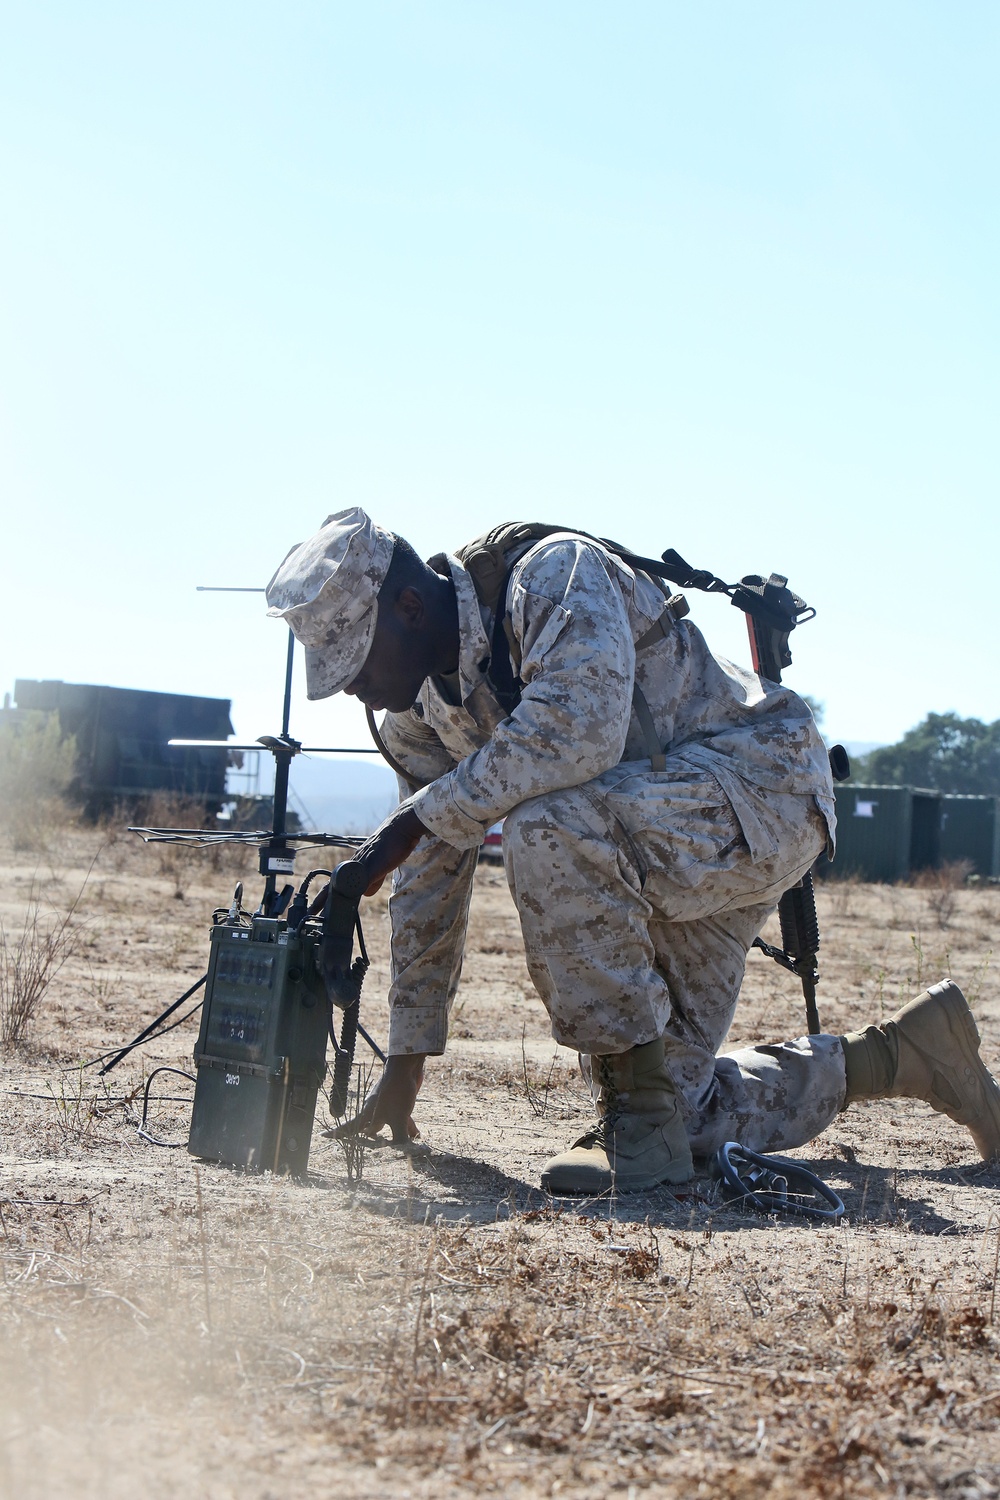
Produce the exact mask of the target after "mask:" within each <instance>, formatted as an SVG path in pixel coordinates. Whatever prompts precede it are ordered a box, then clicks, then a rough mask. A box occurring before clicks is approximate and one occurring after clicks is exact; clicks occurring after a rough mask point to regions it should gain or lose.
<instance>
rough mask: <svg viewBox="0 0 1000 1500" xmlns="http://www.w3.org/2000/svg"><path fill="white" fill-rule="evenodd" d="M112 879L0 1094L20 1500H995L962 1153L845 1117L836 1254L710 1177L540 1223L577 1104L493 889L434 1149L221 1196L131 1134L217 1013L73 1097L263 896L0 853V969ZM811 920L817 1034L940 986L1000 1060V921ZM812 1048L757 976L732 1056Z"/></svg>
mask: <svg viewBox="0 0 1000 1500" xmlns="http://www.w3.org/2000/svg"><path fill="white" fill-rule="evenodd" d="M95 853H96V856H97V857H96V861H95V863H94V864H93V867H92V869H91V870H90V873H89V877H88V878H87V880H86V886H85V889H84V891H83V895H82V897H81V899H80V902H79V906H78V908H77V911H76V914H75V916H74V918H73V920H72V924H71V926H72V930H73V931H74V933H75V935H76V940H77V946H76V951H75V952H74V953H73V955H72V957H71V958H70V959H69V960H68V961H67V963H66V965H65V967H64V968H63V969H62V971H61V972H60V973H59V975H58V976H57V978H56V979H55V980H54V982H53V983H52V985H51V986H50V988H49V989H48V991H47V993H46V995H45V998H44V1001H43V1003H42V1005H41V1007H40V1009H39V1012H38V1014H37V1017H36V1021H35V1025H34V1027H33V1029H32V1031H31V1032H30V1034H29V1037H28V1040H27V1041H26V1043H25V1044H23V1045H22V1046H21V1047H19V1048H18V1049H17V1050H15V1051H9V1052H8V1053H7V1054H5V1055H4V1057H3V1060H2V1078H3V1095H2V1100H3V1103H2V1124H3V1130H2V1144H0V1173H2V1176H0V1264H2V1269H3V1291H2V1302H0V1309H2V1318H3V1326H4V1350H5V1357H4V1360H3V1362H2V1369H0V1493H2V1494H3V1495H10V1496H17V1497H32V1496H36V1495H38V1496H41V1495H46V1496H52V1495H58V1496H61V1495H71V1494H72V1495H73V1496H91V1495H93V1496H97V1495H101V1496H102V1497H117V1496H119V1495H121V1496H125V1495H126V1494H127V1495H129V1496H131V1495H133V1494H134V1493H136V1491H137V1490H138V1491H140V1492H142V1493H145V1494H147V1495H150V1496H154V1497H158V1496H161V1495H162V1496H175V1495H177V1494H179V1493H183V1492H184V1490H185V1488H187V1490H188V1491H189V1492H191V1493H193V1494H202V1493H208V1492H209V1491H211V1493H212V1494H213V1495H220V1496H229V1495H232V1496H236V1495H239V1496H240V1497H241V1500H265V1497H272V1496H273V1497H277V1496H279V1495H282V1496H284V1495H286V1494H288V1493H290V1492H293V1491H294V1492H296V1493H297V1492H301V1491H304V1490H305V1488H306V1487H313V1488H314V1489H315V1491H316V1492H317V1493H320V1494H326V1493H331V1494H333V1493H337V1494H338V1495H343V1496H368V1495H372V1496H374V1495H380V1496H381V1495H387V1496H398V1497H403V1496H412V1497H414V1500H416V1497H418V1496H440V1495H465V1494H473V1493H482V1492H485V1493H504V1494H510V1495H515V1496H521V1495H523V1496H529V1495H530V1496H534V1495H560V1494H561V1495H573V1496H605V1495H610V1494H614V1495H621V1496H622V1497H623V1500H625V1497H628V1496H631V1495H639V1494H642V1493H650V1494H655V1495H667V1496H671V1495H675V1494H676V1495H678V1496H681V1495H683V1496H685V1497H688V1496H696V1495H705V1496H744V1495H765V1494H767V1495H777V1496H785V1495H792V1494H795V1495H797V1496H811V1495H824V1496H828V1495H869V1494H871V1495H887V1494H888V1495H893V1496H896V1495H947V1496H956V1497H959V1496H960V1497H973V1496H976V1497H979V1496H996V1495H998V1494H1000V1424H998V1420H997V1419H998V1416H1000V1380H998V1378H997V1377H998V1365H997V1352H998V1343H1000V1332H998V1330H1000V1325H998V1323H997V1318H998V1317H1000V1308H998V1306H997V1300H998V1298H997V1286H998V1255H1000V1173H998V1172H997V1171H996V1170H994V1169H991V1168H987V1167H984V1166H983V1164H982V1163H980V1162H979V1161H978V1159H977V1158H976V1156H975V1152H974V1149H973V1147H972V1143H971V1140H970V1138H969V1137H968V1136H967V1134H966V1133H965V1132H963V1131H962V1130H960V1129H959V1128H957V1127H955V1126H953V1125H952V1124H951V1123H950V1122H949V1121H947V1120H944V1119H942V1118H941V1117H938V1116H935V1115H933V1114H932V1113H931V1112H930V1111H929V1110H928V1109H927V1108H926V1107H924V1106H922V1105H918V1104H913V1103H911V1102H909V1101H892V1102H887V1103H884V1104H878V1105H869V1106H866V1107H863V1108H857V1109H854V1110H852V1111H850V1112H848V1113H847V1114H845V1115H843V1116H842V1117H841V1118H840V1119H839V1120H838V1121H837V1122H836V1124H835V1125H834V1126H833V1127H832V1128H831V1129H830V1130H829V1131H828V1132H827V1133H826V1135H825V1136H824V1137H822V1138H821V1139H820V1140H819V1141H817V1142H816V1143H814V1145H813V1146H812V1147H811V1148H809V1149H808V1150H806V1151H803V1152H801V1153H798V1154H799V1155H801V1156H802V1157H803V1158H804V1159H805V1160H806V1161H808V1162H809V1163H810V1164H811V1165H812V1166H813V1167H814V1169H815V1170H817V1171H818V1172H820V1173H821V1174H822V1175H823V1176H825V1177H826V1178H827V1179H828V1180H829V1181H830V1182H831V1184H832V1185H833V1186H834V1187H835V1188H836V1189H837V1191H838V1192H840V1194H841V1195H842V1197H843V1198H844V1201H845V1203H846V1205H847V1215H846V1218H845V1220H844V1221H843V1222H842V1223H841V1224H840V1225H838V1226H836V1227H808V1226H805V1225H801V1224H797V1223H794V1222H789V1221H770V1220H766V1219H760V1218H758V1217H753V1216H748V1215H745V1214H743V1213H741V1212H739V1211H737V1210H735V1209H733V1208H731V1207H728V1206H726V1204H725V1203H724V1202H723V1201H722V1200H721V1199H720V1196H719V1192H718V1188H717V1185H716V1184H715V1183H714V1182H713V1181H712V1180H710V1179H708V1178H707V1177H706V1178H699V1179H698V1180H696V1181H695V1182H694V1183H693V1184H692V1185H691V1186H690V1188H685V1189H684V1190H683V1191H679V1192H678V1193H677V1194H676V1195H672V1194H670V1193H667V1192H665V1191H662V1192H659V1193H655V1194H650V1195H647V1196H642V1197H634V1198H623V1199H620V1200H618V1201H613V1202H600V1203H582V1204H578V1203H562V1204H558V1203H553V1202H551V1201H550V1200H547V1199H546V1198H545V1196H544V1195H543V1194H541V1193H540V1192H539V1191H538V1189H537V1181H538V1168H539V1166H540V1164H541V1162H542V1161H543V1160H544V1158H545V1157H546V1156H547V1155H549V1154H551V1152H552V1151H553V1150H554V1149H557V1148H559V1147H561V1146H562V1145H564V1144H566V1143H567V1142H568V1141H569V1140H571V1139H572V1138H573V1137H574V1134H575V1133H576V1132H577V1130H578V1127H579V1126H580V1125H581V1124H582V1123H584V1122H585V1121H586V1119H587V1118H588V1099H587V1095H586V1093H585V1091H584V1089H583V1087H582V1085H581V1083H580V1081H579V1077H578V1074H577V1072H576V1068H575V1060H574V1059H573V1058H572V1057H571V1056H570V1054H568V1053H566V1052H564V1051H562V1050H560V1049H556V1048H555V1047H554V1045H553V1044H552V1042H551V1040H549V1038H548V1034H547V1026H546V1020H545V1016H544V1013H543V1011H542V1008H541V1005H540V1004H539V1002H538V1001H537V999H536V998H535V997H534V994H533V991H532V989H531V986H530V982H529V980H528V977H527V973H526V971H525V968H524V962H523V956H522V953H521V948H520V940H519V935H518V928H517V921H516V915H515V913H514V910H513V907H512V905H511V903H510V899H509V896H508V894H507V891H506V886H505V884H504V882H503V876H502V873H501V872H500V871H499V870H497V869H496V868H494V867H485V868H483V869H482V870H481V872H480V875H479V879H478V888H477V893H476V898H475V903H474V909H473V920H472V933H471V943H470V951H469V954H468V959H467V963H466V969H465V976H464V979H463V984H462V989H461V992H460V995H459V999H458V1002H457V1004H456V1013H455V1017H454V1022H453V1040H452V1044H451V1046H450V1047H449V1051H448V1054H447V1056H446V1057H445V1058H443V1059H440V1060H438V1061H436V1062H434V1063H432V1064H431V1065H430V1067H429V1070H428V1079H427V1083H426V1085H425V1090H424V1093H423V1094H422V1096H421V1100H420V1105H419V1123H420V1125H421V1128H422V1130H423V1135H424V1143H423V1144H424V1149H422V1150H419V1151H414V1152H401V1151H398V1150H395V1149H392V1148H385V1149H378V1148H372V1149H370V1150H368V1151H367V1152H366V1153H365V1157H364V1161H363V1164H362V1176H361V1180H360V1181H356V1182H351V1181H349V1180H348V1173H347V1164H346V1161H345V1158H344V1154H343V1151H342V1149H341V1148H340V1146H339V1145H338V1144H337V1143H336V1142H333V1141H331V1140H329V1139H327V1138H325V1137H324V1136H322V1134H321V1130H322V1127H323V1125H324V1124H325V1123H326V1121H325V1120H323V1119H322V1118H320V1119H319V1120H318V1122H317V1129H316V1132H315V1134H314V1138H313V1149H312V1155H311V1159H310V1166H311V1171H310V1176H309V1180H308V1182H306V1183H304V1184H300V1183H294V1182H290V1181H287V1180H276V1179H273V1178H271V1177H270V1176H266V1175H265V1176H262V1177H248V1176H243V1175H240V1174H237V1173H235V1172H233V1171H230V1170H228V1169H226V1168H223V1167H219V1166H214V1165H210V1164H206V1163H204V1162H202V1163H198V1162H196V1161H195V1160H193V1159H192V1158H191V1157H189V1156H188V1154H187V1152H186V1151H185V1150H184V1149H179V1150H177V1149H174V1150H171V1149H165V1148H157V1147H154V1146H151V1145H149V1144H147V1143H145V1142H144V1141H143V1140H141V1139H140V1138H139V1137H138V1135H137V1132H136V1124H137V1120H138V1111H139V1099H140V1094H141V1088H142V1085H143V1082H144V1079H145V1078H146V1077H147V1076H148V1073H149V1072H150V1070H151V1069H152V1068H154V1067H156V1066H158V1065H159V1064H162V1063H169V1064H172V1065H175V1066H178V1067H182V1068H184V1067H190V1055H191V1048H192V1045H193V1042H194V1038H195V1035H196V1026H197V1018H196V1017H192V1018H191V1019H190V1020H188V1021H187V1022H185V1024H183V1025H182V1026H180V1027H178V1028H177V1030H175V1031H173V1032H171V1033H170V1034H169V1035H168V1036H165V1037H163V1038H162V1039H160V1040H157V1041H155V1042H153V1043H151V1044H150V1045H149V1046H147V1047H144V1048H142V1049H140V1050H139V1051H137V1052H136V1053H133V1054H132V1055H131V1056H130V1058H129V1059H128V1060H127V1061H126V1062H124V1063H123V1064H122V1065H121V1066H120V1067H119V1068H117V1069H116V1070H115V1071H114V1072H112V1073H110V1074H109V1075H107V1077H106V1078H105V1079H104V1080H100V1079H99V1078H98V1077H97V1076H96V1069H95V1068H81V1067H80V1064H81V1062H86V1061H87V1059H89V1058H91V1057H94V1056H96V1055H98V1054H99V1053H102V1052H105V1051H107V1050H108V1049H109V1048H111V1047H113V1046H115V1045H116V1044H121V1043H123V1042H125V1041H127V1040H128V1039H130V1037H131V1036H132V1035H134V1034H135V1032H137V1031H138V1029H139V1028H140V1026H142V1025H144V1024H145V1023H146V1022H147V1021H148V1020H150V1019H152V1017H153V1016H154V1015H156V1014H157V1013H158V1012H159V1011H160V1010H161V1009H162V1008H163V1007H164V1006H165V1005H166V1004H167V1003H168V1002H169V1001H171V1000H172V999H174V998H175V997H176V996H177V995H178V994H179V993H180V992H181V991H182V990H183V989H184V988H186V987H187V986H188V985H189V984H191V983H192V982H193V981H194V980H195V979H196V978H197V977H198V976H199V975H200V974H201V973H202V972H203V971H204V967H205V963H206V960H207V951H208V943H207V928H208V923H209V919H210V914H211V911H212V909H213V908H214V907H216V906H219V905H221V904H228V900H229V898H230V896H231V893H232V887H233V884H234V881H235V879H236V877H237V874H238V873H240V872H239V871H238V869H237V868H236V866H235V865H234V864H233V863H232V862H231V861H230V860H228V859H226V858H222V857H220V856H218V855H213V854H205V853H192V852H186V851H182V850H177V849H166V848H161V849H154V848H145V847H143V846H141V845H139V844H137V843H133V842H132V841H130V840H129V839H128V838H127V836H119V837H115V836H111V837H108V836H107V835H103V836H102V837H101V838H99V837H98V836H97V835H95V834H93V833H85V832H78V831H77V832H70V831H68V832H66V833H64V834H61V835H55V834H50V837H49V839H48V841H47V849H46V850H44V851H42V852H41V853H39V852H34V853H14V852H12V851H10V850H9V849H8V850H7V851H6V852H4V853H2V855H0V858H2V862H3V866H4V875H5V879H4V882H3V887H2V896H0V917H2V919H3V923H4V927H5V931H6V935H7V940H8V944H11V943H12V942H13V941H14V940H15V939H16V937H17V935H18V934H19V932H20V931H21V930H22V924H23V920H24V912H25V909H26V907H27V906H28V905H29V903H30V900H31V897H32V895H33V894H35V895H37V896H39V897H40V900H41V906H40V911H39V923H40V926H41V928H42V929H44V928H45V924H46V923H49V924H51V921H52V920H53V915H52V914H53V913H59V912H65V911H66V910H67V908H68V907H69V906H70V904H71V903H72V901H73V899H74V897H75V896H76V894H77V892H78V891H79V889H80V887H81V884H82V883H83V881H84V877H85V876H86V874H87V870H88V866H89V865H90V862H91V859H92V858H93V857H94V855H95ZM304 868H305V864H304V862H303V869H304ZM247 879H248V881H249V882H250V883H251V886H252V881H253V877H252V876H251V875H249V874H248V875H247ZM367 905H368V907H369V908H370V910H369V911H368V914H367V920H366V934H367V937H368V940H369V946H370V948H371V950H372V956H373V960H374V962H373V967H372V971H371V972H370V974H369V976H368V979H367V982H366V986H365V998H366V1007H365V1019H366V1021H367V1023H368V1025H369V1026H370V1028H371V1029H372V1030H373V1031H374V1032H375V1033H376V1035H379V1034H382V1033H383V1032H384V994H385V988H386V960H387V933H386V922H385V914H384V909H383V907H382V905H381V904H380V903H379V902H377V901H376V902H371V903H367ZM820 907H821V921H822V931H823V943H824V946H823V955H822V957H823V965H822V967H823V981H822V986H821V1000H820V1004H821V1016H822V1018H823V1020H824V1023H825V1025H826V1026H827V1027H828V1029H830V1030H832V1031H837V1032H840V1031H843V1030H845V1029H847V1028H849V1027H851V1026H853V1025H856V1024H863V1023H865V1022H867V1021H868V1020H870V1019H873V1018H878V1017H880V1016H882V1015H886V1014H889V1013H890V1012H891V1011H892V1010H893V1009H894V1008H895V1007H896V1005H897V1004H898V1003H899V1002H900V1000H901V999H903V998H906V997H907V996H909V995H910V994H912V993H915V992H916V991H917V990H919V989H920V988H922V987H923V986H924V985H925V984H926V983H928V982H931V981H933V980H935V979H937V978H939V977H941V976H942V975H943V974H945V973H949V972H950V973H951V974H952V976H953V977H954V978H955V979H956V980H958V982H959V983H961V984H962V985H963V987H964V988H965V989H966V993H967V994H968V995H969V997H970V999H971V1001H972V1003H973V1008H974V1010H975V1012H976V1015H977V1018H978V1020H979V1022H980V1027H981V1030H982V1032H983V1036H984V1052H985V1053H986V1055H987V1056H988V1057H990V1058H992V1059H993V1061H994V1062H995V1063H1000V986H998V983H997V979H996V976H995V973H994V972H993V970H992V969H991V967H990V954H991V950H992V948H993V946H994V934H995V933H996V932H997V931H998V925H1000V924H998V919H1000V891H998V890H996V889H991V888H984V889H978V890H959V891H954V890H951V889H949V888H948V887H947V885H942V886H940V887H933V886H932V887H929V888H927V889H911V888H903V887H891V888H890V887H867V886H863V885H858V884H847V883H845V884H840V885H829V886H827V887H825V888H824V889H823V890H822V891H821V894H820ZM776 936H777V935H776V934H774V937H775V939H776ZM800 1013H801V999H800V997H799V996H798V994H797V991H796V985H795V982H794V980H792V979H791V977H790V976H787V975H784V974H783V973H782V972H781V971H780V970H778V969H777V967H776V966H775V965H774V964H772V963H770V962H769V961H768V960H766V959H764V958H763V957H762V956H760V955H754V956H753V957H752V959H751V963H750V969H749V973H748V978H747V983H746V987H745V996H744V1004H743V1006H742V1008H741V1012H740V1016H739V1019H738V1023H737V1027H736V1028H734V1032H733V1038H732V1040H733V1041H734V1042H738V1041H741V1040H744V1039H746V1038H751V1037H752V1038H756V1039H765V1038H766V1039H777V1038H780V1037H783V1036H790V1035H795V1034H798V1033H799V1032H800V1031H801V1030H802V1029H803V1027H802V1022H801V1014H800ZM157 1083H158V1084H159V1085H160V1086H161V1087H162V1092H161V1091H160V1090H159V1089H154V1095H155V1098H154V1107H153V1111H152V1113H151V1118H150V1125H151V1128H152V1130H153V1133H154V1134H158V1135H160V1136H162V1137H163V1138H164V1139H168V1140H174V1141H180V1142H183V1141H184V1139H185V1132H186V1124H187V1118H188V1115H189V1112H190V1098H191V1085H190V1084H189V1083H187V1082H185V1081H184V1080H182V1079H180V1078H176V1077H174V1076H172V1075H161V1077H160V1079H159V1080H157ZM321 1107H322V1099H321Z"/></svg>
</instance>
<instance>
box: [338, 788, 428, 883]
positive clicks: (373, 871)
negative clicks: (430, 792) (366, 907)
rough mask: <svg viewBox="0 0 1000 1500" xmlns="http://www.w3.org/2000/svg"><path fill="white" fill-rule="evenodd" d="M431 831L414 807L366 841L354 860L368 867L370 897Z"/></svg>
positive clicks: (399, 812) (400, 810) (405, 809)
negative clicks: (428, 831) (428, 830)
mask: <svg viewBox="0 0 1000 1500" xmlns="http://www.w3.org/2000/svg"><path fill="white" fill-rule="evenodd" d="M426 832H427V829H426V828H425V827H424V825H423V823H421V821H420V819H419V818H418V817H417V815H416V813H415V812H414V811H413V809H412V808H410V807H400V808H398V809H397V810H396V812H394V813H392V814H391V816H390V817H388V818H386V820H385V822H384V823H383V824H382V826H381V827H380V828H376V830H375V832H374V833H373V834H372V836H371V838H369V839H366V840H365V842H364V843H363V844H362V845H361V848H360V849H359V850H358V852H357V854H355V855H354V858H355V859H356V860H358V861H359V862H360V863H361V864H363V865H364V866H365V873H366V874H367V875H368V876H369V883H368V886H367V887H366V889H365V895H366V896H374V894H375V892H376V891H377V890H378V888H379V886H380V885H381V884H382V882H383V880H384V879H385V877H386V876H387V875H389V874H391V873H392V871H393V870H395V869H396V868H397V867H398V866H399V865H401V864H403V863H404V861H405V860H407V859H409V857H410V855H411V854H412V853H413V851H414V849H415V848H416V847H417V845H418V844H419V843H420V840H421V839H422V838H423V837H424V835H425V834H426Z"/></svg>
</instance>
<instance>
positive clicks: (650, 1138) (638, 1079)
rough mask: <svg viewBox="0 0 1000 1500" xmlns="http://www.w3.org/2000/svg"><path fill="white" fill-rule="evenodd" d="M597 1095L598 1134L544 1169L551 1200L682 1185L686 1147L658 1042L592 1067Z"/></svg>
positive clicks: (686, 1174) (687, 1170)
mask: <svg viewBox="0 0 1000 1500" xmlns="http://www.w3.org/2000/svg"><path fill="white" fill-rule="evenodd" d="M591 1067H592V1069H593V1076H594V1081H595V1083H596V1084H597V1086H598V1088H599V1097H598V1102H597V1111H598V1115H599V1117H600V1118H599V1120H598V1123H597V1126H596V1127H595V1128H594V1129H593V1130H590V1131H588V1132H587V1134H586V1135H584V1136H582V1137H581V1138H580V1140H578V1141H577V1142H576V1144H575V1145H573V1146H571V1147H570V1149H569V1150H568V1151H563V1152H562V1153H561V1154H560V1155H559V1156H553V1157H552V1158H551V1159H550V1160H549V1161H547V1162H546V1163H545V1166H544V1167H543V1168H542V1187H543V1188H545V1190H546V1191H547V1192H549V1193H555V1194H556V1195H561V1194H565V1195H567V1196H569V1197H573V1196H576V1195H580V1196H587V1197H590V1196H592V1195H596V1194H599V1193H606V1192H608V1191H609V1190H610V1189H611V1188H617V1190H618V1192H620V1193H637V1192H641V1191H642V1190H643V1189H645V1188H653V1187H658V1186H659V1185H660V1183H663V1182H671V1183H678V1182H687V1181H688V1179H689V1178H690V1177H691V1175H692V1173H693V1170H694V1169H693V1166H692V1162H691V1147H690V1145H689V1144H688V1138H687V1132H686V1130H685V1129H684V1121H683V1119H682V1118H681V1110H680V1105H679V1104H678V1102H677V1095H676V1093H675V1091H674V1085H673V1082H672V1080H671V1078H670V1074H669V1073H668V1072H667V1069H666V1066H665V1064H664V1061H663V1040H662V1038H660V1037H658V1038H657V1039H656V1040H655V1041H652V1042H646V1043H645V1044H644V1045H643V1046H641V1047H633V1048H632V1049H631V1051H629V1052H623V1053H621V1054H620V1055H618V1056H604V1057H593V1058H592V1059H591Z"/></svg>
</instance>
